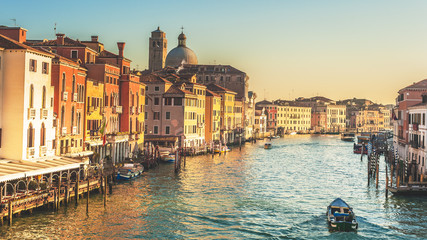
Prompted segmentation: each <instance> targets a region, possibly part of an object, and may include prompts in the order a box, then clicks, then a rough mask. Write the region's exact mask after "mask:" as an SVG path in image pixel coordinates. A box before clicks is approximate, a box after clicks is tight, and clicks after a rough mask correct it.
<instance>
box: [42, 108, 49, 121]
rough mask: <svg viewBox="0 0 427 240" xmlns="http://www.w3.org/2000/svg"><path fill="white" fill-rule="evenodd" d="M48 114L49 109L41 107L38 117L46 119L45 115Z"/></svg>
mask: <svg viewBox="0 0 427 240" xmlns="http://www.w3.org/2000/svg"><path fill="white" fill-rule="evenodd" d="M48 115H49V110H48V109H46V108H42V109H40V119H43V118H44V119H46V118H47V116H48Z"/></svg>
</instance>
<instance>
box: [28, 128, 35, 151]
mask: <svg viewBox="0 0 427 240" xmlns="http://www.w3.org/2000/svg"><path fill="white" fill-rule="evenodd" d="M27 136H28V137H27V138H28V139H27V146H28V147H29V148H31V147H34V128H33V124H32V123H30V125H29V126H28V132H27Z"/></svg>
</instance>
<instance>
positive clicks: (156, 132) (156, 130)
mask: <svg viewBox="0 0 427 240" xmlns="http://www.w3.org/2000/svg"><path fill="white" fill-rule="evenodd" d="M153 132H154V134H159V126H154V128H153Z"/></svg>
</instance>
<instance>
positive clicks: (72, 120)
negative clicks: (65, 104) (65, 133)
mask: <svg viewBox="0 0 427 240" xmlns="http://www.w3.org/2000/svg"><path fill="white" fill-rule="evenodd" d="M73 126H74V107H72V108H71V129H73Z"/></svg>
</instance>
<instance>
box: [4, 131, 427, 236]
mask: <svg viewBox="0 0 427 240" xmlns="http://www.w3.org/2000/svg"><path fill="white" fill-rule="evenodd" d="M271 142H272V143H273V149H270V150H265V149H263V145H264V142H263V141H258V142H257V143H256V144H246V147H244V148H242V151H241V152H240V151H239V150H238V149H234V150H233V151H231V152H229V153H227V154H226V155H224V154H223V155H221V156H218V155H217V156H215V158H212V156H210V155H209V156H199V157H194V158H187V163H186V167H185V168H184V169H183V170H182V171H181V172H180V173H179V174H175V173H174V171H173V164H164V165H160V166H159V167H158V168H156V169H152V170H150V171H149V172H146V173H144V176H143V177H141V178H139V179H136V180H135V181H131V182H127V183H121V184H118V185H116V186H114V189H113V192H114V194H113V195H111V196H109V198H108V203H107V207H106V208H104V207H103V201H102V197H101V196H100V195H96V194H93V195H91V197H90V206H89V214H88V215H87V214H86V205H85V203H86V200H85V199H83V200H81V201H80V204H79V205H78V206H74V205H72V206H71V207H68V208H61V210H60V211H58V212H35V213H34V214H33V215H31V216H25V217H21V218H15V222H14V225H13V226H12V227H6V226H3V227H0V238H6V239H7V238H13V239H18V238H22V239H60V238H77V239H79V238H94V239H110V238H113V239H121V238H129V239H134V238H140V239H221V238H224V239H235V238H237V239H261V238H267V239H408V238H413V239H419V238H423V237H425V236H427V201H425V198H404V197H393V196H390V197H389V199H387V200H386V199H385V196H384V194H385V192H384V181H385V172H384V170H383V168H384V165H383V163H381V171H380V187H379V189H376V188H375V186H374V185H371V186H368V184H367V179H366V165H367V164H366V159H365V160H363V161H362V162H361V161H360V155H354V154H353V153H352V147H353V145H352V143H346V142H342V141H340V140H339V138H338V137H337V136H299V135H297V136H291V137H286V138H284V139H276V140H272V141H271ZM336 197H342V198H343V199H344V200H345V201H346V202H348V203H349V204H350V205H351V206H353V207H354V211H355V213H356V215H357V219H358V221H359V224H360V229H359V231H357V232H349V233H341V232H329V231H328V228H327V224H326V219H325V212H326V206H327V205H328V204H329V203H330V202H331V201H332V200H334V199H335V198H336Z"/></svg>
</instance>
